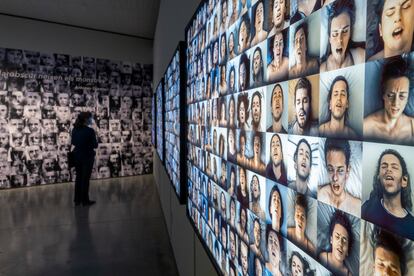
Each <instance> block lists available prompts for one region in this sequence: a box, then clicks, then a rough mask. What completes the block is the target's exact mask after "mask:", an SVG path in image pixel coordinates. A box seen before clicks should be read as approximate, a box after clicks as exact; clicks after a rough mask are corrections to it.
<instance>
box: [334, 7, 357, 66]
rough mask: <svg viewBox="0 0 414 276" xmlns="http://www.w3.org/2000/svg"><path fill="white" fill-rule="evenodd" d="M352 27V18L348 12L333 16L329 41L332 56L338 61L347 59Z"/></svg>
mask: <svg viewBox="0 0 414 276" xmlns="http://www.w3.org/2000/svg"><path fill="white" fill-rule="evenodd" d="M351 28H352V26H351V18H350V17H349V15H348V14H347V13H346V12H343V13H341V14H339V15H338V16H337V17H334V18H332V21H331V33H330V34H329V43H330V45H331V53H332V56H333V57H334V59H335V60H336V61H339V62H340V61H343V60H345V57H346V53H347V50H348V44H349V40H350V39H351Z"/></svg>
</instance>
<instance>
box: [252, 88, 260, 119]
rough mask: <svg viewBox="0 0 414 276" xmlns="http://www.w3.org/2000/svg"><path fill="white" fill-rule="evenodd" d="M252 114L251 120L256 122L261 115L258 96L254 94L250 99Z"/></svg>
mask: <svg viewBox="0 0 414 276" xmlns="http://www.w3.org/2000/svg"><path fill="white" fill-rule="evenodd" d="M252 115H253V122H254V123H256V124H258V123H259V122H260V117H261V115H262V104H261V102H260V96H258V95H255V96H254V97H253V99H252Z"/></svg>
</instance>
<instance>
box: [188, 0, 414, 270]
mask: <svg viewBox="0 0 414 276" xmlns="http://www.w3.org/2000/svg"><path fill="white" fill-rule="evenodd" d="M413 16H414V1H413V0H372V1H371V0H369V1H368V0H336V1H320V0H290V1H289V0H206V1H202V3H201V4H200V6H199V8H198V9H197V11H196V13H195V15H194V17H193V18H192V20H191V21H190V23H189V25H188V27H187V28H186V40H187V41H186V42H187V76H188V77H187V84H186V85H187V91H186V93H187V95H186V100H187V106H186V109H187V116H188V133H187V139H188V145H187V147H188V149H187V150H188V161H187V162H188V164H187V167H188V203H187V212H188V216H189V218H190V220H191V222H192V223H193V226H194V228H195V230H196V232H197V234H198V236H199V238H200V239H201V241H202V242H203V245H204V246H205V249H206V251H207V253H208V255H209V256H210V258H211V260H212V261H213V263H214V265H215V267H216V269H217V271H218V272H219V273H220V274H223V275H261V276H262V275H266V276H268V275H374V274H375V275H413V274H414V242H413V240H414V217H413V204H412V202H413V199H414V196H413V193H414V191H412V185H413V181H414V180H413V179H412V178H413V176H414V159H413V156H414V95H413V93H414V52H413V31H414V20H413ZM382 273H384V274H382Z"/></svg>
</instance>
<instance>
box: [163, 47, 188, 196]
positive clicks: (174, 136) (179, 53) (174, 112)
mask: <svg viewBox="0 0 414 276" xmlns="http://www.w3.org/2000/svg"><path fill="white" fill-rule="evenodd" d="M184 47H185V43H184V42H180V43H179V45H178V47H177V49H176V50H175V52H174V56H173V58H172V60H171V62H170V63H169V65H168V67H167V70H166V73H165V75H164V99H165V167H166V170H167V173H168V176H169V178H170V181H171V183H172V185H173V187H174V190H175V193H176V195H177V197H178V198H179V200H180V203H181V202H182V203H184V201H185V199H186V195H185V194H184V191H185V188H186V183H183V184H182V176H184V177H185V176H186V172H185V166H184V165H185V164H184V165H181V160H182V154H183V152H182V151H183V150H184V146H185V144H184V140H183V139H184V138H185V136H184V135H181V133H182V128H183V126H182V125H181V122H182V121H181V120H182V119H183V118H182V117H181V114H180V113H181V108H180V106H182V104H181V103H182V102H183V99H181V95H184V93H183V92H182V90H183V91H185V87H184V80H182V79H181V78H182V77H183V72H182V70H181V66H184V63H185V60H184V59H185V52H184ZM183 105H184V104H183ZM183 170H184V171H183ZM181 185H183V187H184V189H182V188H181Z"/></svg>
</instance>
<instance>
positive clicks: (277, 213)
mask: <svg viewBox="0 0 414 276" xmlns="http://www.w3.org/2000/svg"><path fill="white" fill-rule="evenodd" d="M270 215H271V216H272V218H273V217H275V218H276V221H277V222H278V223H279V221H280V218H281V217H282V202H281V201H280V194H279V192H278V191H277V190H276V191H274V192H273V193H272V195H271V197H270ZM279 227H280V225H279Z"/></svg>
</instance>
